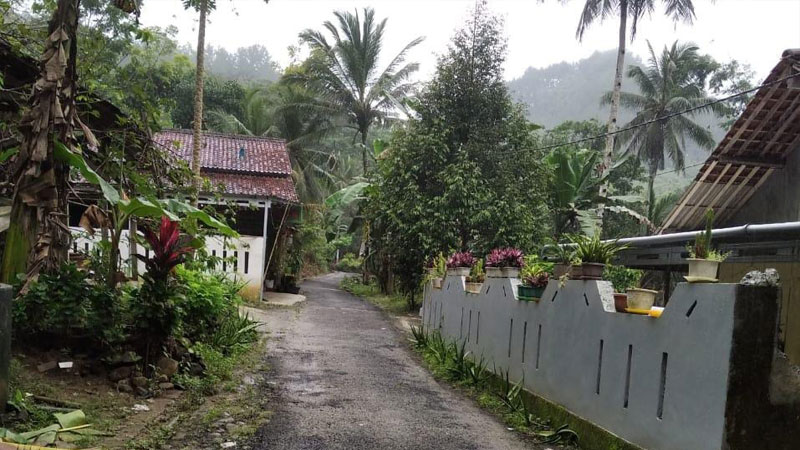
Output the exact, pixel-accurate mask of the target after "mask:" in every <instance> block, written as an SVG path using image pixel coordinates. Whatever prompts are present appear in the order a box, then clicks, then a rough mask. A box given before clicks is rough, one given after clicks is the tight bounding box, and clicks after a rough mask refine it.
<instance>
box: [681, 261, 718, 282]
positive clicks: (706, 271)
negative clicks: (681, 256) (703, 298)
mask: <svg viewBox="0 0 800 450" xmlns="http://www.w3.org/2000/svg"><path fill="white" fill-rule="evenodd" d="M687 261H689V276H688V277H687V279H688V280H689V281H690V282H697V281H699V282H703V281H705V282H711V283H714V282H716V281H717V273H718V272H719V261H713V260H710V259H697V258H689V259H687Z"/></svg>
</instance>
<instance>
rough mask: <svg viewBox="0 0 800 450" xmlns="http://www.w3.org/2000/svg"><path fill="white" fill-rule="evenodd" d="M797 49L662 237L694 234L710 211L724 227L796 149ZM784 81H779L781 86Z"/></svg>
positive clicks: (799, 104) (799, 110) (799, 133)
mask: <svg viewBox="0 0 800 450" xmlns="http://www.w3.org/2000/svg"><path fill="white" fill-rule="evenodd" d="M798 73H800V50H786V51H785V52H783V56H782V58H781V60H780V62H778V65H776V66H775V68H774V69H772V72H770V74H769V76H768V77H767V79H766V80H764V83H763V84H766V85H769V84H770V83H774V84H771V85H769V86H765V87H762V88H761V89H759V90H758V91H757V92H756V94H755V96H753V98H752V100H750V102H749V103H748V104H747V108H746V109H745V111H744V112H743V113H742V115H741V116H740V117H739V118H738V119H737V120H736V122H735V123H734V125H733V127H731V129H730V130H729V131H728V134H727V135H726V136H725V138H724V139H722V141H721V142H720V143H719V145H718V146H717V148H716V149H715V150H714V151H713V152H712V153H711V155H710V156H709V157H708V160H706V162H705V164H704V165H703V167H702V168H701V169H700V171H699V172H698V173H697V177H695V180H694V182H692V184H691V185H690V186H689V188H688V189H687V190H686V192H685V193H684V194H683V197H681V199H680V201H679V202H678V204H677V205H676V206H675V208H674V209H673V210H672V212H670V214H669V215H668V216H667V219H666V220H665V221H664V224H663V225H662V227H661V230H660V232H661V233H672V232H675V231H685V230H696V229H699V228H701V227H702V224H703V214H704V212H705V211H706V210H707V209H708V208H712V209H714V211H715V213H716V223H717V224H720V225H724V224H725V221H726V220H728V219H730V218H731V217H732V216H733V215H734V214H735V213H736V212H737V211H738V210H739V209H740V208H741V207H742V206H744V205H745V203H747V201H748V200H749V199H750V197H752V196H753V194H755V192H756V191H757V190H758V188H759V187H761V185H762V184H764V182H765V181H767V179H768V178H769V177H770V175H771V174H772V173H773V172H774V171H775V170H776V169H781V168H783V167H784V166H785V165H786V158H787V156H788V155H789V153H790V152H792V151H793V150H794V149H796V148H797V147H798V146H799V145H800V77H795V78H791V79H786V80H784V78H786V77H790V76H794V75H796V74H798ZM780 80H783V81H780Z"/></svg>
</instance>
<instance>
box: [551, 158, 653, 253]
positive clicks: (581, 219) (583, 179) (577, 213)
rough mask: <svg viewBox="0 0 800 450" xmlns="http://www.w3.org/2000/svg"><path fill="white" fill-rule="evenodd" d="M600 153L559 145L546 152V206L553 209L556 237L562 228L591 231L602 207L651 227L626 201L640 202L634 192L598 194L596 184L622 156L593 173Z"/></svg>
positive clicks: (601, 181) (649, 222)
mask: <svg viewBox="0 0 800 450" xmlns="http://www.w3.org/2000/svg"><path fill="white" fill-rule="evenodd" d="M601 156H602V155H601V153H599V152H596V151H592V150H574V149H569V148H562V149H557V150H555V151H553V153H551V154H550V155H548V157H547V159H546V163H547V164H548V165H549V166H550V173H552V174H553V177H552V179H551V182H550V196H549V198H550V205H549V206H550V209H551V211H552V213H553V229H554V232H555V235H556V237H558V236H561V235H562V234H564V233H566V232H575V231H581V232H582V233H584V234H586V235H589V236H591V235H593V234H594V233H595V232H597V230H599V229H600V225H601V220H602V219H601V216H600V215H599V214H598V206H599V205H602V208H603V211H611V212H615V213H621V214H626V215H628V216H630V217H632V218H633V219H635V220H636V221H638V222H639V223H641V224H645V225H647V227H648V228H650V229H653V228H654V227H653V224H652V222H651V221H650V220H649V219H648V218H647V217H645V216H644V215H642V214H640V213H638V212H636V211H634V210H633V209H631V208H630V207H629V206H628V205H629V204H630V203H633V202H640V201H642V199H641V198H640V197H639V196H636V195H625V196H613V195H612V196H606V197H601V196H600V195H599V194H598V191H599V186H600V185H601V184H603V183H605V182H606V180H607V178H608V177H610V176H611V175H612V174H613V172H614V170H616V169H618V168H619V167H620V166H621V165H622V164H623V163H624V162H625V160H624V159H623V160H620V161H618V162H617V164H616V165H615V166H614V167H612V169H611V170H610V171H609V172H608V173H606V174H605V175H598V174H597V170H596V168H597V161H598V159H599V158H600V157H601Z"/></svg>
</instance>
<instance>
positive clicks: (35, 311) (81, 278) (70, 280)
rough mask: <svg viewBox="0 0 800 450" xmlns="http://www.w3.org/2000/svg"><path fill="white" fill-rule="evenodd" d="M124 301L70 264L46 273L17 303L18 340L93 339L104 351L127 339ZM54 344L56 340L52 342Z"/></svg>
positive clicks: (15, 325)
mask: <svg viewBox="0 0 800 450" xmlns="http://www.w3.org/2000/svg"><path fill="white" fill-rule="evenodd" d="M122 303H123V302H122V299H121V298H120V297H119V296H118V295H117V294H116V293H115V292H113V291H110V290H109V289H107V288H106V286H105V285H99V284H96V283H93V282H92V281H91V280H90V279H89V274H88V273H86V272H84V271H81V270H78V268H77V267H76V266H75V264H73V263H67V264H65V265H64V266H62V267H61V269H60V270H59V271H57V272H54V273H43V274H41V275H40V276H39V278H38V280H36V281H35V282H33V283H31V284H30V285H29V289H28V291H27V292H26V293H25V294H24V295H21V296H19V297H18V298H17V300H15V301H14V304H13V322H14V333H15V336H16V337H17V339H21V338H33V339H35V340H39V341H40V342H41V343H47V342H48V340H51V339H56V340H58V339H84V338H87V337H88V338H89V339H90V340H91V341H92V343H93V344H95V345H98V346H99V347H101V348H106V349H107V348H109V347H111V346H114V345H116V344H118V343H119V342H120V341H121V339H122V337H123V331H124V329H123V323H124V317H123V313H124V311H123V304H122ZM51 342H52V341H51Z"/></svg>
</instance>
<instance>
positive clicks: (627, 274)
mask: <svg viewBox="0 0 800 450" xmlns="http://www.w3.org/2000/svg"><path fill="white" fill-rule="evenodd" d="M641 278H642V271H641V270H637V269H628V268H627V267H625V266H615V265H611V264H609V265H607V266H606V268H605V270H604V271H603V279H604V280H607V281H610V282H611V285H612V286H614V309H616V310H617V312H625V309H626V308H627V307H628V294H627V292H628V290H629V289H633V288H635V287H636V286H637V285H638V283H639V280H641Z"/></svg>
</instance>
